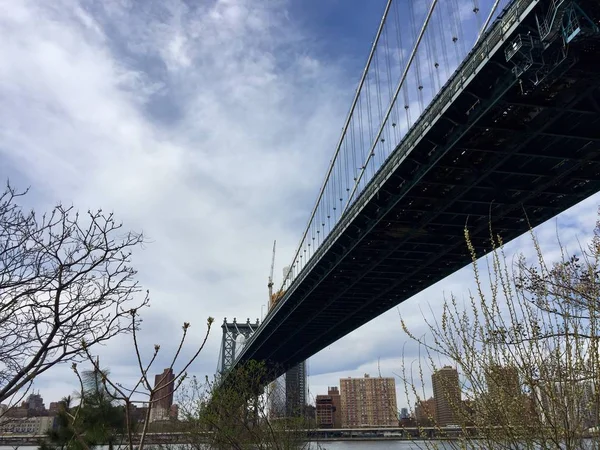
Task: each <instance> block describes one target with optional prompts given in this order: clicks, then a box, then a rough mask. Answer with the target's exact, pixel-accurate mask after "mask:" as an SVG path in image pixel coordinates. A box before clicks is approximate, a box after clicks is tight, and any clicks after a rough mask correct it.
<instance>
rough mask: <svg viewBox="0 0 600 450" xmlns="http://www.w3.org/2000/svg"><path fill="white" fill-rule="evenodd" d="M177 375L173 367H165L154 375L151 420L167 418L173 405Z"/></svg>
mask: <svg viewBox="0 0 600 450" xmlns="http://www.w3.org/2000/svg"><path fill="white" fill-rule="evenodd" d="M174 380H175V375H174V373H173V369H165V370H163V372H162V373H161V374H159V375H156V376H155V377H154V394H153V396H152V399H151V401H152V409H151V410H150V415H151V418H150V420H151V421H152V422H154V421H155V420H166V419H168V418H169V411H170V409H171V405H173V388H174Z"/></svg>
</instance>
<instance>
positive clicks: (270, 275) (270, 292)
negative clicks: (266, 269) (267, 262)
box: [267, 241, 277, 309]
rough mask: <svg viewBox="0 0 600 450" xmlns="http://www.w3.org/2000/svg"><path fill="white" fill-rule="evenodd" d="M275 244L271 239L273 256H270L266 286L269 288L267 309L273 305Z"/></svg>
mask: <svg viewBox="0 0 600 450" xmlns="http://www.w3.org/2000/svg"><path fill="white" fill-rule="evenodd" d="M276 245H277V241H273V256H272V257H271V273H270V274H269V284H267V287H268V288H269V309H271V307H272V306H273V303H274V302H273V269H275V246H276Z"/></svg>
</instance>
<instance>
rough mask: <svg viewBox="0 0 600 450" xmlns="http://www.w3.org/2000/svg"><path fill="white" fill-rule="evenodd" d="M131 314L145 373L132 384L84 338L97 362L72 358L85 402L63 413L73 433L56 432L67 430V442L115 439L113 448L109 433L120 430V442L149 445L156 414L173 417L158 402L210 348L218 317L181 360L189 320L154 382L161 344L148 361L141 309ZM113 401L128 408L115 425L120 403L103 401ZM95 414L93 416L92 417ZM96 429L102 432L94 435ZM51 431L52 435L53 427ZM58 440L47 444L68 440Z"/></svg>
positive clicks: (84, 445) (81, 444)
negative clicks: (105, 364) (83, 365)
mask: <svg viewBox="0 0 600 450" xmlns="http://www.w3.org/2000/svg"><path fill="white" fill-rule="evenodd" d="M130 320H131V329H132V330H133V332H132V336H133V348H134V350H135V355H136V363H137V366H138V367H137V368H138V370H139V376H138V377H137V380H135V381H134V382H133V383H132V384H131V385H128V386H126V385H125V384H123V383H121V382H119V381H117V380H116V379H114V378H113V377H112V376H111V375H110V374H109V372H108V370H106V369H102V368H101V367H100V358H99V357H97V356H96V357H94V356H93V355H92V354H91V353H90V352H89V348H88V347H87V346H86V345H85V344H84V352H85V356H86V358H87V362H88V363H89V364H91V365H92V370H91V371H86V372H80V371H79V368H78V365H77V364H76V363H73V364H72V369H73V371H74V373H75V375H76V376H77V379H78V381H79V399H80V403H79V404H78V405H77V406H75V407H72V408H67V409H66V410H65V411H64V414H63V416H62V418H63V420H64V422H65V423H63V424H62V427H63V428H65V429H66V430H67V433H61V432H60V430H59V432H58V433H56V432H55V434H57V435H59V436H63V435H65V434H66V435H67V436H69V441H68V442H67V443H66V448H79V449H84V450H90V448H92V447H93V444H92V443H94V444H109V448H112V447H111V446H110V444H111V442H109V440H108V439H109V437H111V436H114V437H119V438H120V439H119V442H121V443H122V444H121V445H119V448H126V449H127V450H134V449H137V450H143V448H144V447H145V446H146V442H147V437H148V434H149V430H150V423H151V422H152V421H153V418H155V419H157V420H164V419H165V418H168V417H169V413H170V411H160V413H159V414H154V413H153V411H155V412H156V410H157V408H160V403H162V400H163V399H165V398H167V397H169V398H171V397H172V396H173V395H174V394H175V393H176V392H177V390H178V389H179V387H180V386H181V384H182V383H183V381H184V380H185V379H186V378H187V370H188V369H189V367H190V366H191V365H192V363H193V362H194V361H195V360H196V359H197V358H198V356H199V355H200V353H201V352H202V350H203V349H204V346H205V345H206V341H207V339H208V336H209V333H210V329H211V326H212V323H213V322H214V320H213V318H212V317H209V318H208V320H207V326H206V333H205V335H204V338H203V339H202V341H201V342H200V344H199V345H198V347H197V348H196V350H195V351H194V353H193V354H192V356H191V357H190V358H189V359H187V360H186V361H185V362H183V363H180V362H179V359H180V357H181V353H182V350H183V348H184V344H185V343H186V340H187V338H188V332H189V329H190V324H189V323H187V322H186V323H184V324H183V327H182V330H183V332H182V335H181V338H180V340H179V344H178V346H177V349H176V351H175V353H174V355H173V356H172V358H170V364H169V367H168V368H167V370H166V372H165V374H163V376H162V377H160V378H158V380H157V382H156V383H155V384H154V385H153V384H152V379H151V377H150V375H149V373H150V371H151V369H152V366H153V365H154V363H155V362H156V359H157V357H158V354H159V351H160V345H158V344H155V345H154V350H153V352H152V355H151V357H150V358H149V360H148V361H144V360H143V357H142V350H141V349H140V345H139V341H138V335H137V333H138V328H139V327H138V325H139V321H140V319H139V317H138V314H137V312H136V311H131V316H130ZM176 366H179V369H176ZM166 373H169V374H171V373H172V374H173V376H172V377H170V376H167V375H166ZM90 387H91V389H90ZM90 394H92V395H90ZM99 394H100V395H99ZM107 404H110V405H118V407H119V408H122V414H120V416H121V417H122V418H123V423H117V424H116V425H117V426H116V427H114V425H115V417H114V416H115V412H114V406H113V407H112V408H103V407H102V406H106V405H107ZM138 407H141V408H140V410H141V411H143V417H141V418H138V417H137V414H135V411H136V409H137V408H138ZM94 410H96V411H94ZM89 416H91V417H92V418H93V419H92V420H90V419H89ZM139 419H141V420H139ZM111 427H114V429H112V430H111V429H110V428H111ZM95 429H99V430H100V433H94V431H95ZM94 434H96V436H94V438H93V439H90V437H91V436H93V435H94ZM50 435H51V436H52V433H51V434H50ZM72 443H75V445H73V446H72V445H71V444H72ZM53 444H54V445H52V443H51V445H48V446H47V449H57V448H62V447H63V446H64V445H65V442H62V441H60V440H57V441H56V442H54V443H53ZM56 444H58V445H56Z"/></svg>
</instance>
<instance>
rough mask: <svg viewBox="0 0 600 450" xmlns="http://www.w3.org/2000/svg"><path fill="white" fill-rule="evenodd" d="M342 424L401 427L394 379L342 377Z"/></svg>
mask: <svg viewBox="0 0 600 450" xmlns="http://www.w3.org/2000/svg"><path fill="white" fill-rule="evenodd" d="M340 394H341V404H342V405H341V406H342V408H341V409H342V417H341V419H342V427H346V428H358V427H370V426H381V427H392V426H398V417H397V411H398V409H397V406H396V382H395V380H394V379H393V378H371V377H369V375H368V374H365V376H364V378H342V379H340Z"/></svg>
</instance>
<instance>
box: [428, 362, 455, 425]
mask: <svg viewBox="0 0 600 450" xmlns="http://www.w3.org/2000/svg"><path fill="white" fill-rule="evenodd" d="M431 381H432V384H433V399H434V401H435V413H436V422H437V424H438V425H439V426H442V427H445V426H447V425H458V424H459V423H458V422H459V421H458V418H459V412H460V408H461V407H462V403H461V401H460V386H459V382H458V371H457V370H456V369H454V368H452V367H450V366H446V367H443V368H441V369H439V370H436V371H435V372H434V373H433V375H431Z"/></svg>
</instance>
